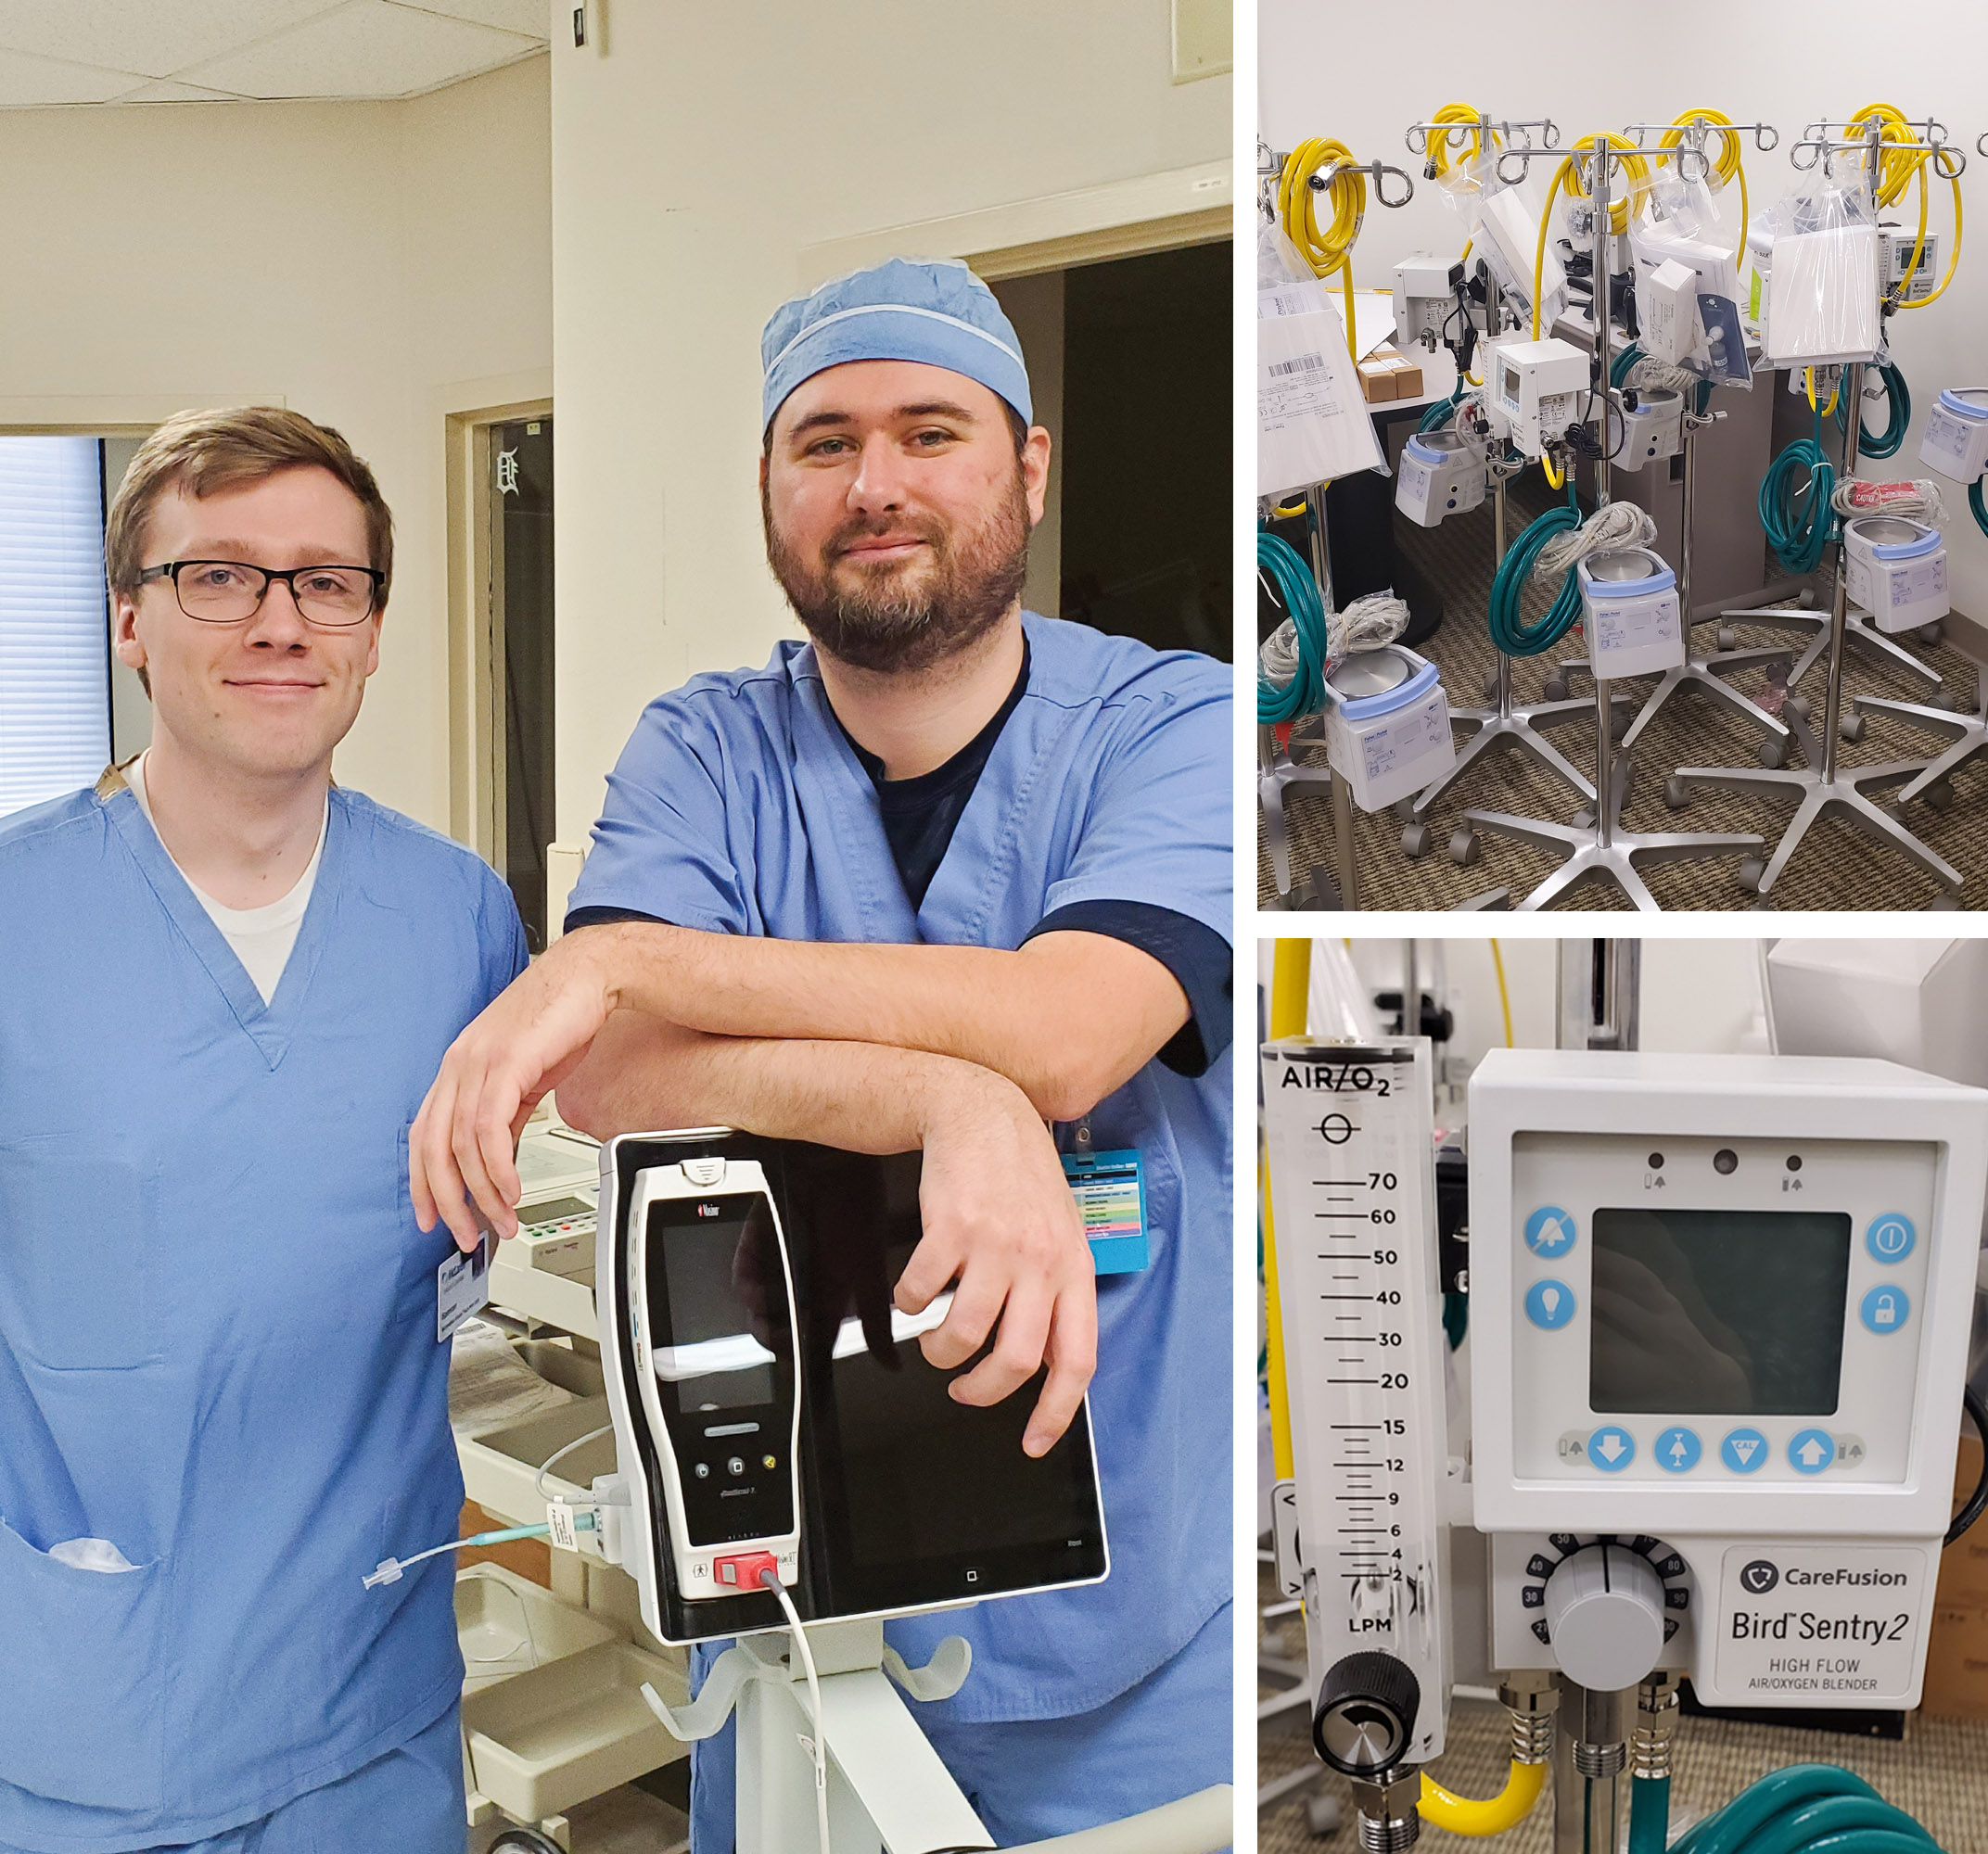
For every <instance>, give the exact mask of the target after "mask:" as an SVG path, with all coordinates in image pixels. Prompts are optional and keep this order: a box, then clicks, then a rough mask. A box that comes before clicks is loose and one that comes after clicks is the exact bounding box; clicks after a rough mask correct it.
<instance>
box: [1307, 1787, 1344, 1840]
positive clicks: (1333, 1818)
mask: <svg viewBox="0 0 1988 1854" xmlns="http://www.w3.org/2000/svg"><path fill="white" fill-rule="evenodd" d="M1339 1822H1340V1812H1339V1798H1338V1797H1329V1796H1315V1797H1306V1798H1305V1828H1306V1833H1307V1834H1310V1835H1316V1836H1318V1837H1319V1839H1320V1840H1323V1839H1324V1838H1325V1836H1327V1835H1336V1834H1338V1833H1339Z"/></svg>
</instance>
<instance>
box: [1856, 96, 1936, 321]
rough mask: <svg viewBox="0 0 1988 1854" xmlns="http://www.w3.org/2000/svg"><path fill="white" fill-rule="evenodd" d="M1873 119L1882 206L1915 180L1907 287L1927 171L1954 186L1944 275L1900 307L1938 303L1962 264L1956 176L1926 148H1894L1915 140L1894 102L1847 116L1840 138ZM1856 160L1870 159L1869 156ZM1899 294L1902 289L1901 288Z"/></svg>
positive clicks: (1921, 233) (1922, 220)
mask: <svg viewBox="0 0 1988 1854" xmlns="http://www.w3.org/2000/svg"><path fill="white" fill-rule="evenodd" d="M1871 122H1877V123H1879V124H1880V125H1881V126H1880V130H1879V146H1878V153H1877V162H1878V172H1877V175H1876V189H1877V196H1878V204H1879V206H1880V208H1882V207H1887V206H1893V205H1895V204H1897V202H1898V201H1899V200H1900V199H1902V198H1903V197H1905V189H1906V187H1908V186H1910V185H1911V184H1912V183H1913V182H1914V181H1915V180H1917V181H1918V187H1919V228H1918V238H1917V240H1916V241H1915V242H1914V244H1913V247H1912V261H1911V262H1910V263H1909V264H1907V265H1906V266H1905V289H1907V290H1909V289H1910V288H1911V286H1912V279H1913V278H1914V277H1915V276H1917V275H1918V268H1919V257H1920V254H1921V253H1922V252H1923V251H1924V250H1925V248H1926V197H1927V186H1926V176H1927V171H1928V170H1929V169H1930V170H1931V172H1932V174H1933V176H1934V178H1935V179H1938V180H1943V181H1945V182H1947V183H1948V184H1949V185H1951V186H1952V187H1953V189H1954V249H1953V252H1952V255H1951V256H1949V257H1948V259H1947V260H1946V274H1945V275H1944V276H1943V277H1942V278H1941V279H1940V284H1939V287H1938V288H1937V289H1935V290H1933V291H1932V292H1931V295H1928V296H1922V297H1920V298H1918V301H1917V302H1907V301H1904V300H1901V301H1900V303H1899V305H1898V307H1899V308H1900V309H1924V308H1925V307H1926V305H1927V304H1928V303H1931V302H1937V301H1938V300H1939V299H1940V298H1941V297H1943V296H1944V295H1945V294H1946V286H1947V285H1949V284H1950V283H1952V282H1953V281H1954V270H1955V267H1956V265H1957V264H1958V263H1959V262H1960V232H1961V214H1960V176H1959V174H1957V173H1949V172H1948V171H1946V169H1945V167H1944V165H1943V163H1942V161H1941V159H1940V158H1939V156H1938V155H1937V154H1936V153H1935V152H1934V151H1933V150H1932V149H1930V148H1911V147H1898V146H1893V145H1894V144H1896V143H1900V142H1914V141H1917V140H1918V135H1917V134H1916V133H1915V132H1914V130H1913V128H1912V125H1911V123H1909V122H1908V121H1906V120H1905V112H1904V111H1903V110H1901V109H1900V108H1898V107H1897V106H1896V105H1895V104H1892V103H1867V104H1866V105H1865V106H1864V108H1861V109H1859V110H1858V111H1857V113H1856V114H1855V115H1854V116H1853V117H1852V118H1851V119H1850V124H1849V130H1848V133H1846V135H1845V136H1844V139H1845V140H1846V141H1848V140H1853V139H1854V137H1855V135H1856V133H1857V131H1858V130H1860V129H1862V128H1864V127H1865V126H1866V125H1867V124H1868V123H1871ZM1860 159H1869V155H1868V153H1867V154H1866V155H1865V156H1863V157H1861V158H1860ZM1901 296H1903V292H1901Z"/></svg>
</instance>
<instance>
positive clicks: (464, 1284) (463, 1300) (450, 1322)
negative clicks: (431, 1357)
mask: <svg viewBox="0 0 1988 1854" xmlns="http://www.w3.org/2000/svg"><path fill="white" fill-rule="evenodd" d="M490 1303H491V1238H489V1237H488V1236H486V1237H485V1238H483V1240H482V1241H481V1242H479V1243H478V1244H477V1246H476V1247H475V1248H474V1249H473V1250H471V1251H469V1253H468V1254H467V1255H465V1254H464V1253H463V1251H461V1250H460V1249H452V1250H451V1251H450V1252H449V1256H448V1259H447V1260H446V1261H445V1262H444V1263H443V1264H441V1266H440V1268H438V1269H437V1270H436V1271H435V1342H436V1344H437V1345H447V1344H448V1342H449V1341H450V1340H452V1339H453V1338H454V1337H455V1329H456V1327H459V1326H461V1325H462V1324H463V1322H464V1321H465V1320H466V1319H467V1318H468V1317H469V1316H470V1314H480V1313H481V1312H482V1311H483V1309H484V1308H485V1307H487V1306H489V1305H490Z"/></svg>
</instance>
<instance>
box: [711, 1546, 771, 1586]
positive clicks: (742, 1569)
mask: <svg viewBox="0 0 1988 1854" xmlns="http://www.w3.org/2000/svg"><path fill="white" fill-rule="evenodd" d="M767 1570H770V1571H771V1572H772V1573H773V1575H774V1576H775V1577H778V1576H779V1575H780V1565H779V1562H778V1561H777V1560H776V1559H775V1558H774V1556H773V1555H772V1553H771V1552H738V1553H735V1554H734V1555H733V1556H730V1557H722V1558H714V1559H713V1560H712V1561H711V1572H712V1575H713V1576H715V1577H716V1578H717V1580H718V1581H719V1582H720V1583H721V1584H724V1585H725V1586H726V1587H727V1588H728V1589H731V1590H758V1588H759V1587H760V1584H759V1573H760V1572H761V1571H767Z"/></svg>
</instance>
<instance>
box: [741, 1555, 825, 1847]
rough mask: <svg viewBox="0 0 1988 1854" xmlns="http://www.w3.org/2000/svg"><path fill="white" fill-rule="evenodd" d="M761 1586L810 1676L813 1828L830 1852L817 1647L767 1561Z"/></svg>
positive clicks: (807, 1746)
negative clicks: (774, 1601)
mask: <svg viewBox="0 0 1988 1854" xmlns="http://www.w3.org/2000/svg"><path fill="white" fill-rule="evenodd" d="M759 1583H760V1586H761V1588H762V1589H766V1590H770V1591H771V1592H772V1593H773V1594H774V1596H775V1597H777V1598H778V1599H779V1602H780V1607H781V1609H782V1611H783V1612H784V1614H785V1616H786V1619H787V1627H788V1628H789V1629H791V1630H792V1631H793V1632H794V1646H795V1648H796V1651H797V1652H798V1654H799V1655H800V1657H801V1668H802V1670H803V1671H804V1672H805V1673H806V1674H807V1676H808V1697H809V1701H810V1702H811V1707H810V1710H811V1711H812V1712H813V1714H814V1737H813V1739H812V1740H811V1741H810V1740H809V1739H806V1738H804V1739H802V1740H801V1746H802V1748H803V1749H804V1750H807V1751H810V1752H812V1753H813V1755H814V1832H815V1839H816V1840H817V1841H818V1842H819V1843H820V1844H821V1854H830V1848H829V1840H828V1740H827V1739H826V1738H825V1737H824V1736H823V1735H822V1683H821V1680H820V1678H819V1677H818V1676H817V1675H816V1673H815V1670H814V1651H813V1650H812V1649H811V1648H810V1647H809V1645H808V1632H807V1631H806V1630H805V1629H803V1628H802V1627H801V1619H800V1612H799V1611H798V1610H796V1608H795V1606H794V1599H793V1598H792V1597H791V1596H789V1595H788V1594H787V1587H786V1585H785V1584H784V1583H782V1582H781V1581H780V1573H779V1572H778V1571H777V1570H775V1569H774V1568H772V1566H771V1565H768V1566H767V1567H766V1568H765V1569H764V1570H762V1571H761V1572H760V1573H759Z"/></svg>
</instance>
